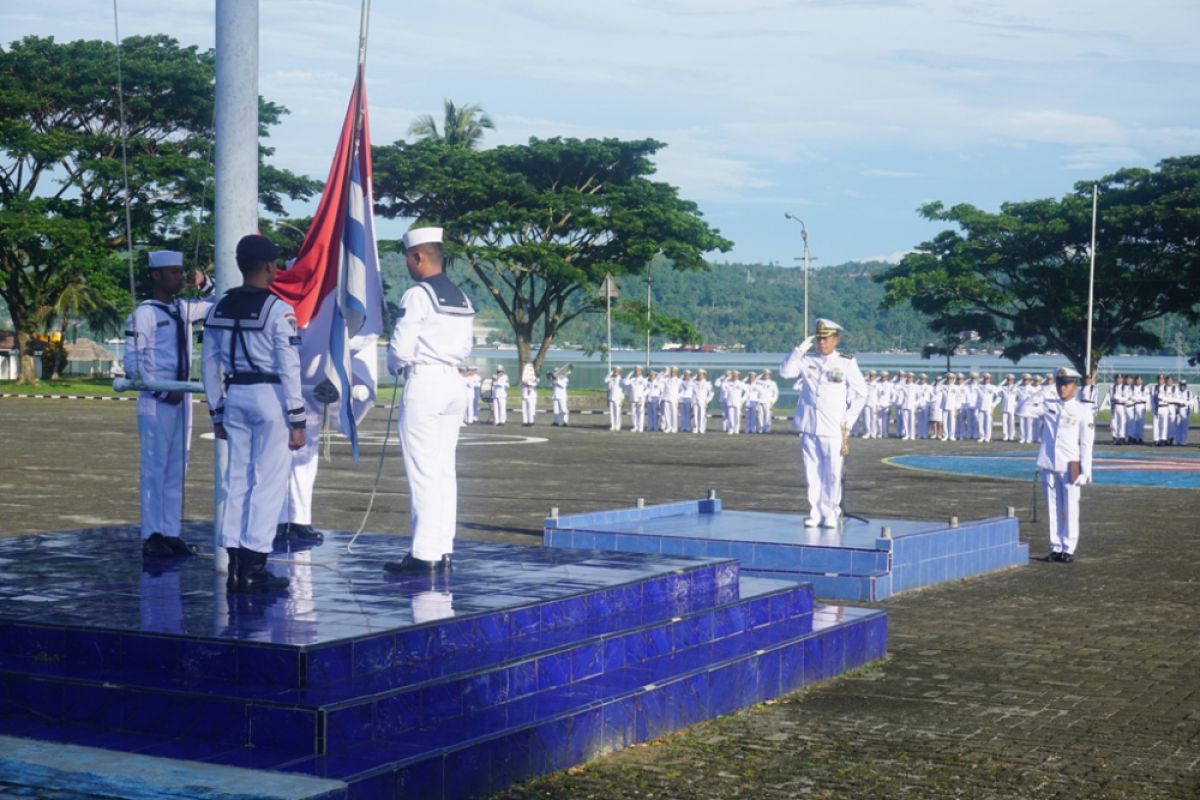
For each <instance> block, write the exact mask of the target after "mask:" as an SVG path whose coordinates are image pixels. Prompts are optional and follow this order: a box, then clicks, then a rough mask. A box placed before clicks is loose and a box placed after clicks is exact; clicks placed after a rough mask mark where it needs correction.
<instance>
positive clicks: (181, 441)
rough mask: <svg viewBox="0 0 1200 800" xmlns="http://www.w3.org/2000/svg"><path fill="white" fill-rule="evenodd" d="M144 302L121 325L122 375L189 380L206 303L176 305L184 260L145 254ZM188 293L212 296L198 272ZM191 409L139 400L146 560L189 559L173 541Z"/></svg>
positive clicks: (189, 549) (176, 395)
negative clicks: (147, 289)
mask: <svg viewBox="0 0 1200 800" xmlns="http://www.w3.org/2000/svg"><path fill="white" fill-rule="evenodd" d="M149 274H150V283H151V287H152V289H151V296H150V297H149V298H148V299H146V300H143V301H142V302H141V303H139V304H138V306H137V308H135V309H134V310H133V314H132V315H130V317H129V319H128V320H127V321H126V324H125V336H126V337H127V342H126V347H125V358H124V364H123V366H124V368H125V374H126V376H128V377H130V378H134V379H140V380H143V381H149V380H176V381H186V380H189V379H190V377H191V366H192V323H193V322H196V321H197V320H201V319H203V318H204V317H205V316H206V315H207V314H208V312H209V310H210V309H211V308H212V305H213V303H212V300H211V299H210V298H209V297H207V296H206V297H202V298H200V299H196V300H181V299H180V298H179V297H178V296H177V295H178V294H179V292H180V290H181V289H183V285H184V271H183V253H180V252H177V251H174V250H155V251H152V252H151V253H150V255H149ZM189 278H190V281H189V282H190V283H191V285H192V286H194V287H196V288H199V289H200V290H201V291H204V292H205V294H206V295H207V294H210V293H211V292H212V281H211V280H209V279H208V276H206V275H205V274H204V273H203V272H201V271H199V270H193V271H192V272H191V274H190V275H189ZM191 405H192V404H191V402H190V401H189V400H188V398H187V396H186V395H185V394H184V393H183V392H178V391H176V392H152V391H144V392H141V393H139V395H138V401H137V421H138V438H139V439H140V441H141V476H140V478H139V481H138V494H139V496H140V501H141V518H142V553H143V554H144V555H145V556H147V557H148V558H170V557H173V556H189V555H192V554H193V553H195V552H196V550H197V548H196V547H195V545H190V544H188V543H186V542H184V541H183V539H182V538H181V537H180V533H181V517H182V514H183V482H184V478H185V474H186V472H187V458H188V450H189V442H190V440H191V430H192V409H191Z"/></svg>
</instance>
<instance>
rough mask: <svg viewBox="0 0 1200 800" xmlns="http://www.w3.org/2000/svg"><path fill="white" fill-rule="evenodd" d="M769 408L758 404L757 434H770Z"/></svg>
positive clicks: (763, 404) (764, 404)
mask: <svg viewBox="0 0 1200 800" xmlns="http://www.w3.org/2000/svg"><path fill="white" fill-rule="evenodd" d="M771 411H772V409H771V407H770V406H769V405H767V404H766V403H759V404H758V432H759V433H770V432H771Z"/></svg>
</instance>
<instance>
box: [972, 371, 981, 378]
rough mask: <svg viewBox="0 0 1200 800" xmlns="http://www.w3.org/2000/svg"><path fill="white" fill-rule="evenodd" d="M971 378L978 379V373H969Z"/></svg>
mask: <svg viewBox="0 0 1200 800" xmlns="http://www.w3.org/2000/svg"><path fill="white" fill-rule="evenodd" d="M971 377H972V378H978V377H979V373H978V372H972V373H971Z"/></svg>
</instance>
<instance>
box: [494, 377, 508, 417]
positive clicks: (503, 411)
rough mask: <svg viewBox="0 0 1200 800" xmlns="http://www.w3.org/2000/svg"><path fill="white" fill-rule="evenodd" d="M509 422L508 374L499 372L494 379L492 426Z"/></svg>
mask: <svg viewBox="0 0 1200 800" xmlns="http://www.w3.org/2000/svg"><path fill="white" fill-rule="evenodd" d="M506 422H508V374H507V373H504V372H499V373H497V374H496V375H495V376H493V377H492V424H493V425H503V424H504V423H506Z"/></svg>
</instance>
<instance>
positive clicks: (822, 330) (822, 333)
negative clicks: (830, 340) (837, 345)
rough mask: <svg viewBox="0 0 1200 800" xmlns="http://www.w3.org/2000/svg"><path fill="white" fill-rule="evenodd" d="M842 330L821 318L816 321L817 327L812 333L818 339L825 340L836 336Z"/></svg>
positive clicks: (829, 320)
mask: <svg viewBox="0 0 1200 800" xmlns="http://www.w3.org/2000/svg"><path fill="white" fill-rule="evenodd" d="M843 330H844V329H843V328H842V326H841V325H838V324H837V323H836V322H834V321H833V320H831V319H825V318H824V317H821V318H820V319H818V320H817V325H816V327H815V328H813V333H814V335H815V336H816V337H817V338H818V339H825V338H827V337H829V336H837V335H839V334H840V333H841V332H842V331H843Z"/></svg>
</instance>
